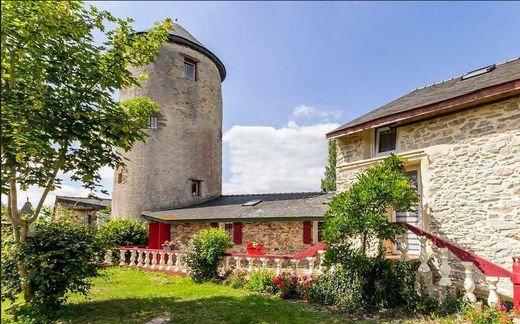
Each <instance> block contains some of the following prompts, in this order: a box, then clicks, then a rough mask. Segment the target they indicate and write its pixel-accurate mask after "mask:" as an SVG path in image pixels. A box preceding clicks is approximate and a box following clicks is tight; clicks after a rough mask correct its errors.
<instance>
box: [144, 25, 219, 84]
mask: <svg viewBox="0 0 520 324" xmlns="http://www.w3.org/2000/svg"><path fill="white" fill-rule="evenodd" d="M145 32H146V30H145V31H142V32H139V33H145ZM139 33H138V34H139ZM168 39H169V40H170V41H172V42H174V43H177V44H181V45H186V46H188V47H190V48H192V49H194V50H196V51H199V52H201V53H203V54H204V55H206V56H207V57H208V58H209V59H210V60H212V61H213V63H215V65H216V66H217V68H218V71H219V73H220V80H221V81H224V79H225V78H226V67H225V66H224V64H223V63H222V61H220V60H219V58H218V57H217V56H216V55H215V54H213V52H211V51H210V50H209V49H207V48H206V47H205V46H204V45H203V44H202V43H201V42H199V41H198V40H197V39H196V38H195V37H193V35H192V34H190V33H189V32H188V31H187V30H186V29H184V27H182V26H181V25H179V24H177V23H174V24H173V29H172V30H170V32H169V35H168Z"/></svg>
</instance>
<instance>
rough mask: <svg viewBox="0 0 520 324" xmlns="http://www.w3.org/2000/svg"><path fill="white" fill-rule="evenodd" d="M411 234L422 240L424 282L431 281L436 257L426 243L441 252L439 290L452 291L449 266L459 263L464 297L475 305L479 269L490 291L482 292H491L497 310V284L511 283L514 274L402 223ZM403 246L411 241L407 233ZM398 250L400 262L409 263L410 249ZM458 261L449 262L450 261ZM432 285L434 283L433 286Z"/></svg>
mask: <svg viewBox="0 0 520 324" xmlns="http://www.w3.org/2000/svg"><path fill="white" fill-rule="evenodd" d="M401 224H403V225H404V226H405V227H406V228H407V229H408V230H410V231H412V232H413V233H414V234H416V235H417V236H418V237H419V241H420V246H421V249H420V255H419V260H420V262H421V264H420V266H419V270H418V271H419V273H421V274H423V275H424V277H425V278H432V276H431V271H432V269H431V267H430V265H429V264H428V262H429V261H430V259H432V258H433V255H429V254H428V250H433V249H428V248H427V243H428V242H431V243H432V244H433V245H435V246H436V247H437V248H438V249H436V250H437V251H438V253H439V255H438V256H437V259H438V260H440V265H439V266H438V267H437V270H438V272H439V274H440V276H441V278H440V280H439V281H438V285H439V286H440V287H444V288H449V287H452V286H453V285H454V281H453V280H452V278H451V276H452V263H450V259H455V260H458V261H459V262H460V264H461V265H462V266H463V268H464V281H463V283H462V287H463V288H464V292H465V294H464V297H465V298H466V300H468V301H469V302H471V303H475V302H476V301H477V298H476V296H475V294H474V291H475V288H476V285H477V282H476V281H475V274H476V270H477V269H478V270H479V271H480V272H481V273H482V275H483V276H484V277H485V282H486V283H485V284H486V285H487V287H482V288H483V289H481V291H484V290H485V291H488V292H489V293H488V297H487V304H488V305H489V306H491V307H495V306H497V304H498V303H499V302H500V298H499V296H498V293H497V283H498V282H499V280H500V278H507V280H510V278H511V272H509V271H508V270H506V269H503V268H501V267H500V266H498V265H495V264H493V263H491V262H489V261H487V260H485V259H483V258H481V257H479V256H477V255H475V254H473V253H471V252H468V251H465V250H464V249H462V248H460V247H459V246H457V245H455V244H453V243H450V242H448V241H446V240H444V239H442V238H440V237H438V236H435V235H433V234H431V233H428V232H425V231H423V230H421V229H419V228H417V227H415V226H412V225H410V224H406V223H401ZM400 241H401V242H407V241H408V234H407V231H406V232H404V233H403V234H402V236H401V240H400ZM399 249H400V251H401V257H400V260H408V259H409V258H408V246H407V244H400V246H399ZM453 256H454V257H455V258H450V257H453ZM431 284H432V285H433V281H432V282H431ZM429 288H430V290H434V289H433V288H434V287H429Z"/></svg>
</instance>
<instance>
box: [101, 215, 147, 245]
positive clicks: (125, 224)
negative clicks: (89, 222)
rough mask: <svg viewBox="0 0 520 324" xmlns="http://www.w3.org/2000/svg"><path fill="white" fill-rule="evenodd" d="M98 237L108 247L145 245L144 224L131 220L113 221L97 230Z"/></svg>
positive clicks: (145, 230)
mask: <svg viewBox="0 0 520 324" xmlns="http://www.w3.org/2000/svg"><path fill="white" fill-rule="evenodd" d="M98 236H99V238H100V239H101V240H103V241H105V242H106V244H107V245H108V246H125V245H146V243H147V239H148V231H147V228H146V224H145V223H142V222H139V221H136V220H132V219H115V220H110V221H109V222H108V223H105V224H103V225H101V226H100V227H99V228H98Z"/></svg>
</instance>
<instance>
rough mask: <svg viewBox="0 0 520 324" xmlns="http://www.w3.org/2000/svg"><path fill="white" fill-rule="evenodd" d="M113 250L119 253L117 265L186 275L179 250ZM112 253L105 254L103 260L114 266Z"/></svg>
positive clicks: (121, 248)
mask: <svg viewBox="0 0 520 324" xmlns="http://www.w3.org/2000/svg"><path fill="white" fill-rule="evenodd" d="M115 250H117V251H119V260H118V261H117V264H118V265H120V266H130V267H137V268H142V269H149V270H157V271H164V272H177V273H186V264H185V262H184V258H183V254H184V252H182V251H180V250H170V251H168V250H161V249H146V248H135V247H134V248H125V247H119V248H116V249H115ZM112 253H113V251H112V250H109V251H107V252H106V254H105V259H104V263H105V264H107V265H114V260H113V258H112Z"/></svg>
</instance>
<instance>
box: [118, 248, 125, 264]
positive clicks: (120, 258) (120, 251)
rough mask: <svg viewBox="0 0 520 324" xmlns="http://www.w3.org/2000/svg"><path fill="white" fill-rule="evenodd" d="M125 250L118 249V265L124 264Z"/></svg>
mask: <svg viewBox="0 0 520 324" xmlns="http://www.w3.org/2000/svg"><path fill="white" fill-rule="evenodd" d="M125 253H126V250H125V249H120V250H119V265H120V266H124V265H125V264H126V255H125Z"/></svg>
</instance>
